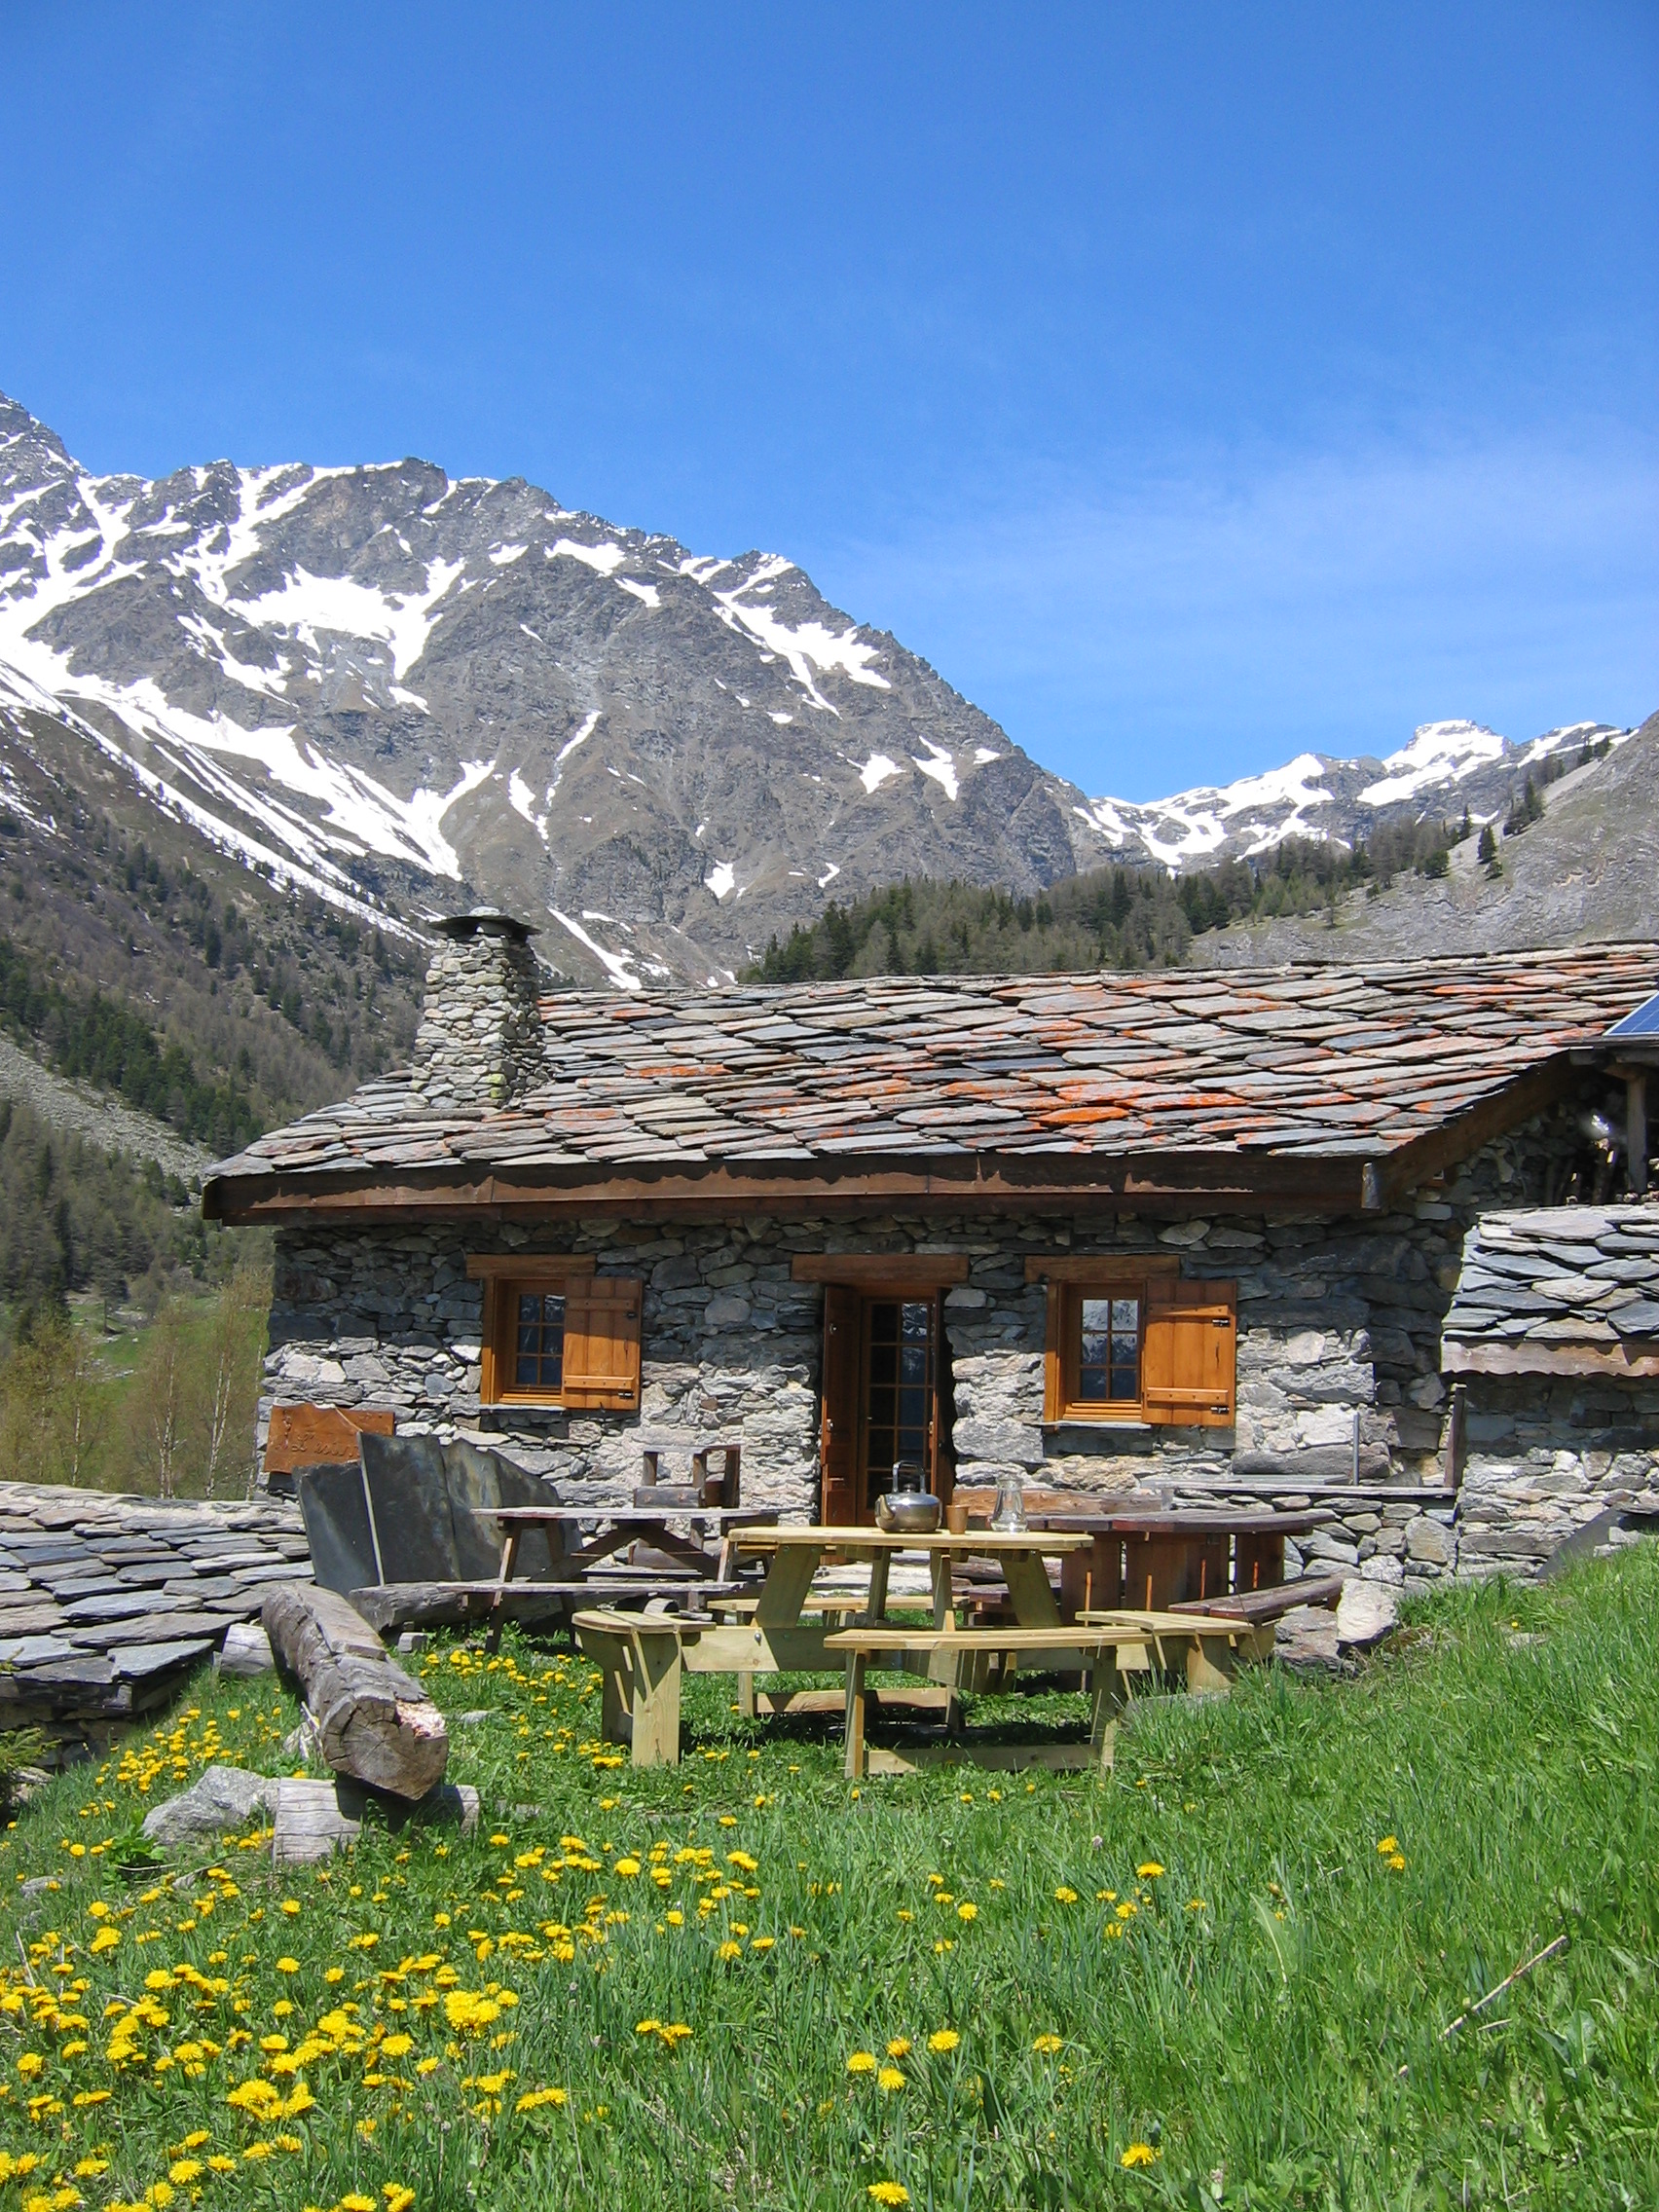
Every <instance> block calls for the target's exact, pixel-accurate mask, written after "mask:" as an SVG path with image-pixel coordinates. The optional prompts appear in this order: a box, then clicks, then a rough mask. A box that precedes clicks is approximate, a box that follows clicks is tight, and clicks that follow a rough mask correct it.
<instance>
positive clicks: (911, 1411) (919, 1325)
mask: <svg viewBox="0 0 1659 2212" xmlns="http://www.w3.org/2000/svg"><path fill="white" fill-rule="evenodd" d="M866 1311H867V1314H868V1336H867V1346H868V1349H867V1353H866V1364H865V1377H866V1381H865V1407H864V1416H865V1418H864V1444H865V1450H864V1496H865V1505H866V1511H873V1510H874V1505H875V1500H876V1499H877V1498H878V1497H879V1496H880V1495H881V1493H882V1492H883V1491H885V1490H888V1489H890V1488H891V1487H892V1481H893V1468H894V1464H895V1462H896V1461H897V1460H900V1459H914V1460H916V1461H917V1462H919V1464H920V1466H921V1468H922V1479H923V1482H924V1484H928V1483H930V1481H931V1476H932V1470H933V1408H934V1361H935V1350H936V1346H935V1313H936V1301H935V1300H933V1299H931V1298H915V1299H902V1298H872V1299H870V1300H869V1302H868V1305H867V1308H866Z"/></svg>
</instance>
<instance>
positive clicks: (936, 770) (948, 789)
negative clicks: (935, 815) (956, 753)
mask: <svg viewBox="0 0 1659 2212" xmlns="http://www.w3.org/2000/svg"><path fill="white" fill-rule="evenodd" d="M922 743H923V744H924V745H925V746H926V747H927V749H928V756H927V758H926V759H925V760H921V759H918V760H917V761H916V766H917V767H918V768H919V769H920V770H921V771H922V774H923V775H924V776H931V777H932V778H933V780H934V782H935V783H936V784H938V785H939V787H940V790H941V791H942V792H943V793H944V795H945V797H946V798H949V799H954V798H955V796H956V793H957V783H956V762H955V760H954V758H953V757H952V756H951V755H950V754H949V753H947V752H946V751H945V749H944V747H943V746H942V745H936V744H935V743H934V742H933V740H932V738H930V737H924V738H923V740H922Z"/></svg>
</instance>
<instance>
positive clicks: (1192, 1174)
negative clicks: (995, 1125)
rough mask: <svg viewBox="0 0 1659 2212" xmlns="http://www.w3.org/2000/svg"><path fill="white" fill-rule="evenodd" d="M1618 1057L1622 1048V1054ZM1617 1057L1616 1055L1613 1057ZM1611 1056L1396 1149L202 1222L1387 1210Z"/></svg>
mask: <svg viewBox="0 0 1659 2212" xmlns="http://www.w3.org/2000/svg"><path fill="white" fill-rule="evenodd" d="M1620 1048H1623V1049H1628V1047H1627V1046H1626V1044H1625V1041H1624V1040H1620ZM1620 1048H1613V1050H1619V1049H1620ZM1606 1050H1607V1049H1606V1048H1603V1047H1600V1046H1598V1047H1595V1048H1592V1049H1590V1050H1589V1051H1586V1049H1585V1048H1583V1047H1577V1048H1573V1049H1570V1050H1568V1051H1558V1052H1555V1053H1553V1054H1552V1055H1551V1056H1550V1057H1549V1058H1548V1059H1546V1060H1543V1061H1541V1062H1538V1063H1536V1064H1534V1065H1533V1066H1531V1067H1530V1068H1528V1069H1526V1070H1524V1071H1523V1072H1522V1073H1521V1074H1519V1075H1517V1076H1516V1077H1515V1078H1514V1079H1513V1080H1512V1081H1510V1082H1507V1083H1503V1084H1501V1085H1500V1086H1498V1087H1497V1088H1493V1089H1492V1090H1490V1091H1488V1092H1487V1094H1486V1095H1485V1096H1484V1097H1482V1098H1479V1099H1477V1100H1476V1102H1475V1103H1474V1105H1472V1106H1470V1107H1468V1108H1466V1109H1465V1110H1464V1111H1463V1112H1461V1113H1459V1114H1454V1115H1450V1116H1448V1117H1446V1118H1445V1119H1443V1120H1428V1121H1426V1122H1425V1126H1424V1129H1423V1132H1422V1134H1421V1135H1420V1136H1417V1137H1412V1138H1410V1139H1408V1140H1407V1141H1406V1142H1405V1143H1403V1144H1400V1143H1396V1144H1394V1145H1392V1146H1374V1147H1367V1146H1365V1145H1363V1144H1356V1145H1354V1146H1353V1147H1352V1148H1351V1149H1348V1148H1345V1149H1343V1150H1340V1151H1339V1150H1335V1149H1331V1148H1324V1149H1314V1148H1311V1147H1309V1149H1307V1150H1304V1151H1297V1150H1294V1149H1288V1148H1287V1149H1282V1150H1270V1149H1268V1148H1267V1147H1265V1146H1264V1147H1262V1148H1260V1149H1257V1148H1254V1147H1251V1146H1246V1145H1239V1146H1235V1147H1234V1146H1228V1147H1222V1146H1217V1147H1212V1148H1209V1149H1202V1150H1199V1149H1195V1150H1188V1151H1181V1150H1175V1149H1170V1150H1167V1151H1160V1150H1149V1151H1145V1152H1139V1153H1121V1154H1112V1153H1096V1152H1086V1151H1061V1150H1054V1151H1035V1150H1034V1151H1029V1152H1012V1151H1011V1152H995V1151H991V1150H989V1149H988V1148H968V1147H963V1148H962V1149H961V1150H960V1151H955V1152H950V1153H939V1152H931V1153H929V1154H928V1155H927V1156H926V1161H925V1164H922V1163H921V1162H920V1161H919V1160H918V1156H917V1155H916V1154H913V1153H912V1154H903V1153H900V1154H875V1153H859V1154H849V1155H846V1156H843V1157H841V1158H835V1157H832V1156H830V1157H827V1156H825V1155H824V1154H819V1155H817V1156H815V1157H808V1158H789V1159H783V1158H775V1159H770V1160H768V1159H765V1158H758V1159H754V1160H738V1161H733V1160H729V1159H728V1160H710V1161H697V1162H686V1161H672V1162H669V1163H665V1164H664V1166H662V1167H661V1168H653V1167H651V1166H649V1165H648V1164H647V1165H632V1166H630V1168H629V1169H628V1171H627V1172H625V1173H616V1172H614V1171H613V1170H611V1169H610V1168H609V1167H608V1165H607V1164H606V1163H604V1162H602V1161H575V1162H572V1163H571V1165H569V1166H564V1165H559V1166H545V1165H536V1166H527V1167H522V1168H517V1169H514V1168H500V1167H494V1166H492V1165H491V1164H490V1162H489V1161H487V1160H479V1161H461V1162H457V1163H456V1164H454V1165H443V1166H436V1167H427V1168H401V1169H397V1170H394V1171H390V1172H387V1171H386V1170H377V1169H373V1168H363V1169H358V1170H339V1169H334V1170H326V1171H325V1170H314V1171H311V1172H303V1171H301V1172H290V1173H286V1174H283V1173H272V1174H268V1175H256V1174H248V1173H243V1172H239V1173H237V1174H235V1175H214V1176H209V1177H208V1178H207V1180H206V1182H205V1183H204V1185H203V1192H202V1210H203V1215H204V1217H205V1218H206V1219H207V1220H209V1221H218V1222H224V1223H226V1224H231V1225H252V1224H255V1223H279V1222H289V1221H295V1220H298V1219H299V1218H301V1217H306V1216H311V1217H325V1218H327V1219H329V1220H331V1221H335V1222H340V1223H342V1224H345V1223H351V1222H355V1223H359V1224H364V1225H367V1224H370V1223H378V1224H383V1225H384V1224H386V1223H387V1222H388V1221H389V1220H391V1219H393V1218H395V1219H396V1220H398V1221H400V1222H437V1221H465V1220H476V1219H478V1218H480V1217H481V1216H482V1217H485V1218H490V1219H495V1220H500V1221H512V1220H527V1221H545V1220H546V1219H547V1218H549V1216H552V1215H566V1216H571V1215H581V1214H586V1215H590V1216H603V1217H610V1218H628V1219H631V1220H636V1221H676V1220H678V1221H695V1220H698V1219H725V1218H730V1217H733V1216H736V1215H739V1214H743V1213H746V1212H759V1213H769V1214H774V1215H777V1216H779V1217H780V1218H787V1217H791V1216H793V1217H794V1218H797V1219H799V1218H816V1217H825V1216H838V1217H849V1216H857V1215H860V1214H868V1213H870V1212H872V1211H876V1212H881V1211H887V1210H891V1209H892V1208H894V1207H896V1206H897V1207H903V1209H904V1210H906V1211H910V1212H915V1213H920V1214H935V1215H937V1214H948V1213H956V1212H961V1211H963V1210H964V1209H970V1210H973V1211H975V1212H978V1213H985V1214H1037V1213H1051V1212H1054V1211H1056V1210H1060V1211H1064V1210H1069V1209H1073V1208H1078V1207H1086V1208H1094V1209H1097V1210H1101V1211H1110V1212H1134V1213H1148V1214H1161V1215H1170V1216H1180V1215H1183V1214H1185V1215H1193V1214H1198V1213H1204V1214H1213V1213H1323V1214H1348V1213H1376V1212H1380V1211H1381V1212H1386V1211H1387V1210H1389V1209H1390V1208H1391V1207H1392V1206H1394V1205H1396V1204H1397V1203H1399V1201H1400V1200H1401V1199H1402V1198H1405V1197H1406V1196H1407V1194H1408V1193H1410V1192H1412V1191H1414V1190H1416V1189H1418V1188H1419V1187H1420V1186H1421V1185H1423V1184H1424V1183H1428V1182H1432V1181H1433V1180H1434V1178H1435V1177H1436V1176H1438V1175H1440V1174H1443V1173H1444V1172H1445V1171H1446V1170H1447V1169H1448V1168H1449V1167H1452V1166H1455V1165H1456V1163H1457V1162H1458V1161H1463V1160H1466V1159H1467V1158H1468V1157H1469V1156H1470V1154H1472V1153H1474V1152H1477V1151H1478V1150H1479V1149H1480V1147H1481V1146H1482V1145H1483V1144H1487V1143H1490V1142H1491V1141H1492V1139H1493V1137H1497V1136H1501V1135H1504V1134H1506V1133H1507V1132H1508V1131H1509V1130H1511V1129H1514V1128H1518V1127H1520V1126H1521V1124H1523V1123H1525V1122H1529V1121H1530V1120H1531V1119H1532V1118H1533V1116H1534V1115H1537V1114H1540V1113H1543V1112H1546V1111H1547V1110H1548V1109H1549V1108H1550V1107H1551V1106H1553V1105H1556V1104H1559V1103H1560V1102H1561V1101H1562V1100H1563V1099H1565V1098H1567V1097H1569V1096H1570V1095H1571V1094H1572V1092H1573V1090H1574V1088H1575V1087H1576V1086H1577V1085H1578V1084H1579V1082H1580V1081H1581V1080H1582V1077H1583V1075H1584V1073H1585V1069H1586V1065H1587V1064H1589V1063H1596V1064H1602V1063H1603V1054H1604V1051H1606Z"/></svg>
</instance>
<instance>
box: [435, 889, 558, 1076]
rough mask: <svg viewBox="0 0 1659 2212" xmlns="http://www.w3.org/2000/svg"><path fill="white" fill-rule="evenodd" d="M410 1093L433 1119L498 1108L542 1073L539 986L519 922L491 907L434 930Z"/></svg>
mask: <svg viewBox="0 0 1659 2212" xmlns="http://www.w3.org/2000/svg"><path fill="white" fill-rule="evenodd" d="M434 926H435V927H436V930H437V933H438V937H439V939H440V940H441V941H440V943H439V945H438V947H437V950H436V951H435V952H434V953H433V954H432V963H431V966H430V967H429V968H428V969H427V970H426V998H425V1004H424V1006H423V1007H422V1009H421V1026H420V1028H419V1029H418V1030H417V1031H416V1033H415V1060H414V1067H413V1078H414V1085H415V1088H416V1090H417V1091H419V1092H420V1094H421V1096H422V1098H423V1099H424V1102H425V1104H426V1105H427V1106H428V1107H429V1108H431V1110H432V1111H433V1112H434V1113H436V1112H441V1111H444V1110H446V1109H452V1108H453V1109H459V1110H460V1111H461V1112H477V1111H478V1110H479V1109H481V1108H484V1107H488V1106H506V1105H509V1104H510V1103H511V1102H512V1100H513V1099H515V1098H517V1097H519V1096H520V1095H521V1094H522V1093H523V1092H524V1091H525V1090H527V1089H528V1088H530V1087H531V1085H532V1084H533V1083H535V1080H536V1078H537V1077H538V1076H539V1075H540V1074H541V1072H542V1062H541V1017H540V1015H539V1014H538V1013H537V1011H536V1000H537V998H538V997H539V995H540V989H541V984H540V978H539V976H538V973H537V970H536V965H535V954H534V953H533V952H532V951H531V949H530V939H531V937H532V936H533V935H534V934H535V933H534V932H533V931H532V929H531V927H530V925H529V924H528V923H527V922H519V921H515V920H514V919H513V917H512V915H511V914H501V913H498V912H497V911H496V909H495V908H494V907H491V906H485V907H480V908H479V909H478V910H477V911H475V912H473V913H470V914H451V915H450V916H448V917H447V918H446V919H445V920H443V921H441V922H438V923H437V924H435V925H434Z"/></svg>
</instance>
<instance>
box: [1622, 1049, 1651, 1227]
mask: <svg viewBox="0 0 1659 2212" xmlns="http://www.w3.org/2000/svg"><path fill="white" fill-rule="evenodd" d="M1625 1177H1626V1180H1627V1181H1628V1183H1629V1184H1630V1195H1631V1197H1632V1198H1642V1197H1644V1196H1645V1194H1646V1191H1647V1077H1646V1075H1645V1073H1643V1072H1641V1071H1640V1070H1638V1069H1636V1068H1633V1069H1632V1070H1631V1072H1630V1074H1629V1075H1627V1076H1626V1078H1625Z"/></svg>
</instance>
